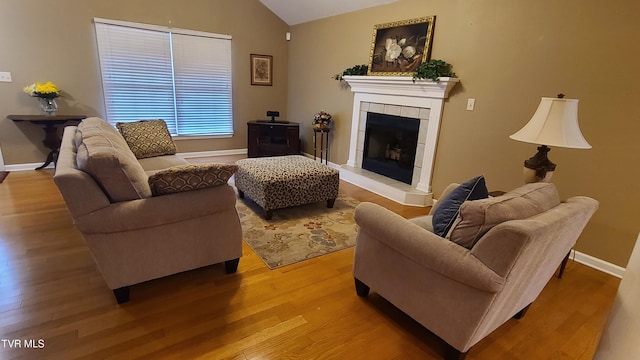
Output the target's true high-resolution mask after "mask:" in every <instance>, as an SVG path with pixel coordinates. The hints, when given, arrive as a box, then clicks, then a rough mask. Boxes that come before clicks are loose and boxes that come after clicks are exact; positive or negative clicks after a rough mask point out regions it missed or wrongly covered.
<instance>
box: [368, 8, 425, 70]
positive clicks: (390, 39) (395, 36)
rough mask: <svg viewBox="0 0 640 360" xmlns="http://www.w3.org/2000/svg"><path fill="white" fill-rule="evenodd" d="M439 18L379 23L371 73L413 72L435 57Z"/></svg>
mask: <svg viewBox="0 0 640 360" xmlns="http://www.w3.org/2000/svg"><path fill="white" fill-rule="evenodd" d="M435 21H436V17H435V15H433V16H425V17H421V18H415V19H409V20H402V21H395V22H390V23H385V24H379V25H375V26H374V27H373V40H372V42H371V54H370V55H369V69H368V74H369V75H392V76H397V75H406V76H410V75H413V73H414V72H415V71H416V68H417V67H418V65H420V64H421V63H423V62H425V61H428V60H429V59H430V58H431V43H432V41H433V28H434V26H435Z"/></svg>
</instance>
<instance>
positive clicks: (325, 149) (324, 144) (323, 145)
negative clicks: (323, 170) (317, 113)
mask: <svg viewBox="0 0 640 360" xmlns="http://www.w3.org/2000/svg"><path fill="white" fill-rule="evenodd" d="M318 133H319V134H320V149H319V150H320V162H321V163H322V159H323V155H324V163H325V164H328V163H329V129H321V128H313V160H315V159H316V152H317V151H318Z"/></svg>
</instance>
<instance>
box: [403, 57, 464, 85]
mask: <svg viewBox="0 0 640 360" xmlns="http://www.w3.org/2000/svg"><path fill="white" fill-rule="evenodd" d="M452 67H453V66H452V65H451V64H449V63H447V62H445V61H442V60H437V59H431V60H429V61H427V62H423V63H422V64H420V65H418V67H417V68H416V72H415V73H414V74H413V82H416V80H417V79H429V80H432V81H435V82H438V81H439V79H440V78H441V77H456V73H454V72H453V71H451V68H452Z"/></svg>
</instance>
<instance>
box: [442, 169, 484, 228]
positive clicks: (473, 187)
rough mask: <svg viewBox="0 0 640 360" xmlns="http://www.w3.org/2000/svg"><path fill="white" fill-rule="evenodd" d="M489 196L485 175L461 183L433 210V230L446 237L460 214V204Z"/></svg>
mask: <svg viewBox="0 0 640 360" xmlns="http://www.w3.org/2000/svg"><path fill="white" fill-rule="evenodd" d="M488 196H489V193H488V191H487V185H486V183H485V181H484V176H482V175H480V176H477V177H475V178H473V179H471V180H469V181H467V182H465V183H463V184H460V185H459V186H458V187H456V188H455V189H454V190H453V191H451V192H450V193H449V194H448V195H447V196H445V197H444V198H443V199H440V201H439V202H440V204H439V205H438V208H437V209H436V210H435V211H434V212H433V219H432V221H433V232H434V233H435V234H436V235H439V236H442V237H445V236H446V235H447V233H448V232H449V229H451V226H453V222H454V221H455V220H456V217H457V216H458V211H459V209H460V205H462V203H464V202H465V201H467V200H477V199H484V198H487V197H488Z"/></svg>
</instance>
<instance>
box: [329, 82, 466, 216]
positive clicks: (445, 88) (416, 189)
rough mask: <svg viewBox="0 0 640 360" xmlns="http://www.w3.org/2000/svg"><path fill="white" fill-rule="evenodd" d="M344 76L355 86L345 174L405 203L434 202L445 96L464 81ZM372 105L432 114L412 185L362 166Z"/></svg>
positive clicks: (392, 112)
mask: <svg viewBox="0 0 640 360" xmlns="http://www.w3.org/2000/svg"><path fill="white" fill-rule="evenodd" d="M343 79H344V80H345V81H346V82H347V83H348V84H349V86H350V87H351V91H352V92H353V93H354V98H353V114H352V119H351V138H350V145H349V159H348V161H347V163H346V164H344V165H342V168H341V171H340V178H342V179H343V180H346V181H348V182H351V183H354V184H356V185H359V186H361V187H363V188H365V189H367V190H369V191H373V192H375V193H377V194H380V195H382V196H385V197H387V198H389V199H392V200H394V201H396V202H399V203H401V204H405V205H413V206H429V205H431V203H432V199H433V195H432V193H431V178H432V172H433V164H434V160H435V152H436V145H437V142H438V133H439V131H440V122H441V120H442V110H443V107H444V101H445V99H447V98H448V97H449V92H450V91H451V89H452V88H453V87H454V86H455V85H456V84H457V83H458V82H460V80H459V79H458V78H450V77H442V78H440V79H439V81H431V80H427V79H417V80H416V81H415V82H414V81H413V77H411V76H363V75H360V76H358V75H349V76H344V77H343ZM369 104H376V108H377V109H378V110H376V111H380V112H384V113H385V114H389V115H397V116H403V115H402V113H403V111H411V112H413V113H415V112H416V111H419V113H420V114H422V113H423V112H424V113H427V114H428V117H425V118H420V124H421V125H420V130H419V137H418V148H417V150H419V151H417V153H416V162H415V164H414V176H413V177H414V178H413V180H412V183H411V184H410V185H408V184H404V183H400V182H398V181H395V180H392V179H389V178H386V177H384V176H381V175H378V174H374V173H371V172H369V171H366V170H364V169H362V168H361V159H362V151H363V150H362V144H363V143H364V137H365V124H366V113H367V111H369ZM371 106H373V105H371ZM380 107H382V110H381V109H380ZM387 111H389V112H387ZM416 117H417V116H416Z"/></svg>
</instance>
